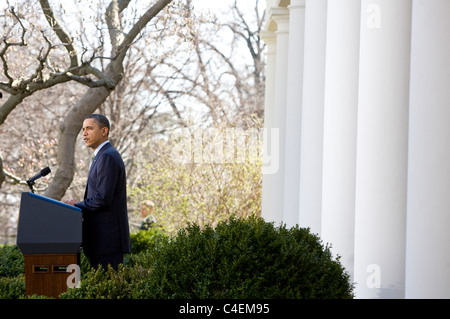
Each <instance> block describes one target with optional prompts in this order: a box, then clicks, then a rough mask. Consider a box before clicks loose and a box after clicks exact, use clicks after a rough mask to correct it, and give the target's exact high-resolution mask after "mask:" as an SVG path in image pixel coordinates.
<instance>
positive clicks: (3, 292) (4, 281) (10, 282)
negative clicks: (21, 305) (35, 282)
mask: <svg viewBox="0 0 450 319" xmlns="http://www.w3.org/2000/svg"><path fill="white" fill-rule="evenodd" d="M24 297H25V275H24V274H21V275H18V276H17V277H0V299H19V298H24Z"/></svg>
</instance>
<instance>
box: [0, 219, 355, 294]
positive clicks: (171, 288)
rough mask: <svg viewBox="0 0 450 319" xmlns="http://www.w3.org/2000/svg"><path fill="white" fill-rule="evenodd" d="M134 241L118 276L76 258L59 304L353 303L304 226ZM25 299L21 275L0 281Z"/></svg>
mask: <svg viewBox="0 0 450 319" xmlns="http://www.w3.org/2000/svg"><path fill="white" fill-rule="evenodd" d="M133 243H134V245H135V249H136V251H135V252H134V253H132V254H129V255H128V256H127V262H126V263H125V266H123V265H121V266H120V267H119V270H118V271H114V270H112V269H109V270H107V271H105V270H102V269H99V270H93V269H92V268H89V267H88V266H86V264H87V261H86V260H85V257H84V256H83V255H82V274H81V283H80V288H72V289H69V290H68V291H67V292H65V293H63V294H61V295H60V298H66V299H69V298H83V299H90V298H95V299H102V298H105V299H126V298H145V299H159V298H163V299H170V298H186V299H195V298H209V299H219V298H222V299H226V298H239V299H249V298H251V299H256V298H292V299H294V298H295V299H297V298H352V297H353V285H352V284H351V283H350V282H349V275H348V274H347V273H346V272H345V269H344V268H343V267H342V265H341V264H340V262H339V257H337V258H335V259H334V258H333V257H332V255H331V252H330V249H329V247H328V246H324V245H322V243H321V240H320V239H319V237H318V236H317V235H315V234H312V233H311V232H310V231H309V229H305V228H299V227H293V228H290V229H287V228H286V227H285V226H281V227H275V226H274V224H273V223H268V222H265V221H264V220H263V219H262V218H259V217H256V216H252V217H248V218H246V219H238V218H235V217H231V218H230V219H229V220H228V221H224V222H220V223H219V224H218V225H217V226H216V227H215V228H212V227H209V226H206V227H204V228H200V227H199V226H198V225H196V224H189V225H188V226H187V227H185V228H183V229H181V230H180V231H179V232H178V235H177V236H175V237H171V238H169V237H168V236H165V235H161V233H158V232H148V233H146V232H145V231H140V232H138V233H136V234H134V235H133ZM8 249H10V248H8ZM12 251H14V250H12ZM10 252H11V251H10ZM24 294H25V285H24V277H23V274H20V275H19V276H17V277H14V278H7V277H0V298H22V297H23V296H24Z"/></svg>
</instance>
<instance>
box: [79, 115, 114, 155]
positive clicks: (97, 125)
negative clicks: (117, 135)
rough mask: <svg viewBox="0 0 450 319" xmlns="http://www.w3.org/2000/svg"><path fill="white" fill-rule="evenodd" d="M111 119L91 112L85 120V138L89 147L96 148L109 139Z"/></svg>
mask: <svg viewBox="0 0 450 319" xmlns="http://www.w3.org/2000/svg"><path fill="white" fill-rule="evenodd" d="M109 128H110V126H109V121H108V119H107V118H106V116H104V115H101V114H91V115H88V116H86V118H85V119H84V121H83V140H84V143H85V144H86V146H87V147H90V148H92V149H93V150H94V151H95V149H96V148H97V147H98V146H99V145H100V144H102V143H103V142H104V141H106V140H107V139H108V135H109Z"/></svg>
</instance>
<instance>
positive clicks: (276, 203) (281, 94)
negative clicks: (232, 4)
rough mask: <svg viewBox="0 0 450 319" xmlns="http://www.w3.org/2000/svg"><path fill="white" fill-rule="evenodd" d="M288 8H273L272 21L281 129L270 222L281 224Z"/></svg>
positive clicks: (276, 118) (276, 121)
mask: <svg viewBox="0 0 450 319" xmlns="http://www.w3.org/2000/svg"><path fill="white" fill-rule="evenodd" d="M288 13H289V12H288V9H286V8H272V9H271V14H272V19H273V21H275V23H276V25H277V31H276V32H275V34H276V38H277V40H276V41H277V46H276V58H275V59H276V62H275V93H274V100H275V112H274V117H273V119H274V122H273V127H274V128H275V129H279V136H280V140H279V154H280V159H279V168H278V171H277V172H276V173H275V174H273V176H272V180H273V183H272V208H271V212H270V218H269V220H270V221H273V222H276V223H281V222H282V221H283V209H284V205H283V202H284V174H285V169H284V167H285V165H284V163H285V139H284V136H285V135H286V87H287V70H288V63H287V59H288V43H289V15H288Z"/></svg>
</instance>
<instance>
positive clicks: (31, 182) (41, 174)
mask: <svg viewBox="0 0 450 319" xmlns="http://www.w3.org/2000/svg"><path fill="white" fill-rule="evenodd" d="M50 172H51V170H50V168H48V167H46V168H43V169H41V171H40V172H39V173H38V174H36V175H34V176H33V177H31V178H30V179H28V180H27V184H28V186H30V187H31V186H33V185H34V181H35V180H37V179H38V178H41V177H42V176H45V175H48V173H50Z"/></svg>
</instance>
